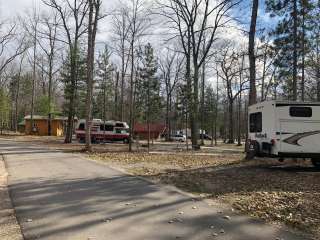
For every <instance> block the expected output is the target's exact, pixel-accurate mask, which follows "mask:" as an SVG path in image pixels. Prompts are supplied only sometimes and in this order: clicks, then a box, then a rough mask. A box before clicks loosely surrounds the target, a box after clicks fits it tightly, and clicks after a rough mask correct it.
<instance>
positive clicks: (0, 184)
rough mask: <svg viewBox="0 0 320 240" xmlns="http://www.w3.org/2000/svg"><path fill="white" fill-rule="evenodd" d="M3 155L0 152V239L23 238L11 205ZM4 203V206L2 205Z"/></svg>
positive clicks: (19, 239) (13, 239)
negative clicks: (1, 195) (0, 193)
mask: <svg viewBox="0 0 320 240" xmlns="http://www.w3.org/2000/svg"><path fill="white" fill-rule="evenodd" d="M5 159H6V158H5V155H3V154H1V153H0V191H3V198H1V199H0V201H1V202H2V203H3V204H0V217H1V222H0V226H1V225H3V226H2V227H0V237H1V239H2V240H23V239H24V236H23V233H22V230H21V226H20V224H19V221H18V219H17V216H16V211H15V209H14V206H13V202H12V198H11V192H10V189H9V186H8V177H9V174H8V170H7V169H8V167H7V163H6V161H5ZM3 205H4V206H3Z"/></svg>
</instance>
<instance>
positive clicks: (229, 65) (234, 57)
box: [218, 46, 248, 143]
mask: <svg viewBox="0 0 320 240" xmlns="http://www.w3.org/2000/svg"><path fill="white" fill-rule="evenodd" d="M242 61H243V57H242V56H241V55H239V54H238V53H237V52H235V51H234V50H232V49H231V50H230V49H229V46H228V47H226V49H225V50H224V51H223V52H222V58H221V60H220V62H219V63H220V70H221V71H220V72H219V73H218V74H219V77H220V78H221V79H222V80H223V82H224V84H225V89H226V91H227V94H226V95H227V99H228V110H229V122H228V123H229V126H228V127H229V136H228V143H234V102H235V101H236V99H237V98H238V97H239V95H240V94H241V93H242V92H243V91H244V90H246V89H247V87H246V83H247V82H248V81H243V79H242V76H243V71H244V69H243V67H242V66H243V65H242ZM238 66H241V67H240V68H239V67H238ZM239 79H241V80H239Z"/></svg>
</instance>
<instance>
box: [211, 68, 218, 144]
mask: <svg viewBox="0 0 320 240" xmlns="http://www.w3.org/2000/svg"><path fill="white" fill-rule="evenodd" d="M216 74H217V83H216V85H217V86H216V95H217V96H216V106H215V108H216V113H215V117H214V145H215V146H217V145H218V142H217V124H218V112H219V108H218V104H219V74H218V71H217V73H216ZM212 137H213V136H212Z"/></svg>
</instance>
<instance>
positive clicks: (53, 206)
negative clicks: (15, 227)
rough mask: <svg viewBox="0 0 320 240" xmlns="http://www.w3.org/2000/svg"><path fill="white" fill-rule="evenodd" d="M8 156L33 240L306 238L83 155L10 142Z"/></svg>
mask: <svg viewBox="0 0 320 240" xmlns="http://www.w3.org/2000/svg"><path fill="white" fill-rule="evenodd" d="M0 152H5V153H6V163H7V166H8V170H9V174H10V176H9V184H10V186H9V187H10V191H11V194H12V197H13V203H14V206H15V209H16V213H17V217H18V220H19V222H20V224H21V227H22V231H23V234H24V236H25V239H27V240H28V239H50V240H78V239H83V240H87V239H92V240H100V239H103V240H104V239H106V240H170V239H189V240H191V239H192V240H196V239H199V240H200V239H201V240H203V239H219V240H275V239H276V238H279V239H285V240H302V239H306V238H304V237H301V236H298V235H295V234H293V233H290V232H288V231H286V230H285V229H283V228H282V229H280V228H278V227H276V226H271V225H267V224H264V223H262V222H259V221H257V220H252V219H250V218H247V217H245V216H241V215H237V214H235V213H233V212H228V210H226V209H222V208H221V207H220V206H217V205H209V204H208V203H206V202H203V201H193V200H192V199H191V198H190V197H188V196H187V195H185V194H181V193H179V192H177V191H175V190H174V189H173V188H169V187H163V186H157V185H153V184H150V183H148V182H146V181H144V180H141V179H139V178H135V177H131V176H127V175H125V174H123V173H120V172H118V171H116V170H113V169H110V168H108V167H107V166H105V165H101V164H99V163H95V162H92V161H88V160H85V159H83V158H81V157H79V156H78V155H74V154H70V153H62V152H56V151H51V150H48V149H46V148H44V147H37V146H30V145H29V146H26V143H15V142H9V141H4V140H0ZM221 211H222V213H221ZM225 215H230V216H231V219H230V220H228V219H224V218H223V216H225ZM210 226H212V228H211V227H210ZM223 231H224V233H220V232H223ZM213 233H217V234H218V236H213Z"/></svg>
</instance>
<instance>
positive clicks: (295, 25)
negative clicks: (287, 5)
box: [292, 0, 298, 101]
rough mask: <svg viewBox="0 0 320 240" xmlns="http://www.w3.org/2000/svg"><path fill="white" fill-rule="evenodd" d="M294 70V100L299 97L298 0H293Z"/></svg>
mask: <svg viewBox="0 0 320 240" xmlns="http://www.w3.org/2000/svg"><path fill="white" fill-rule="evenodd" d="M292 17H293V69H292V70H293V71H292V74H293V76H292V100H293V101H296V100H297V99H298V90H297V77H298V9H297V0H293V13H292Z"/></svg>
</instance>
